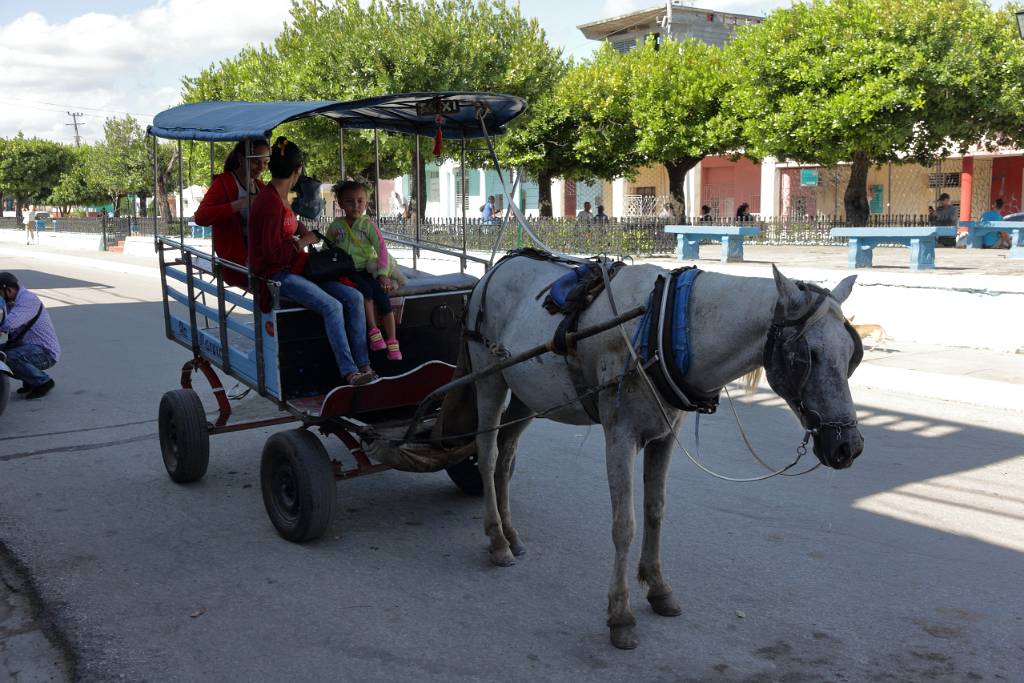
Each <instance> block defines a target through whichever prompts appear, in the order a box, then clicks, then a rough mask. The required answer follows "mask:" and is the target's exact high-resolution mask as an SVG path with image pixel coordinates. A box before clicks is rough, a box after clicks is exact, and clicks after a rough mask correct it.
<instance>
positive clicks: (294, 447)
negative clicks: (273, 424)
mask: <svg viewBox="0 0 1024 683" xmlns="http://www.w3.org/2000/svg"><path fill="white" fill-rule="evenodd" d="M260 485H261V487H262V489H263V505H264V506H265V507H266V508H267V515H268V516H269V517H270V521H271V522H272V523H273V525H274V528H276V529H277V533H279V534H280V535H281V536H282V537H283V538H285V539H287V540H289V541H294V542H296V543H301V542H303V541H311V540H313V539H314V538H319V537H320V536H322V535H323V533H324V531H325V530H326V529H327V526H328V525H329V524H330V522H331V517H333V516H334V506H335V498H336V491H335V487H334V468H333V467H332V466H331V459H330V458H329V457H328V455H327V449H325V448H324V445H323V443H322V442H321V441H320V439H318V438H317V437H316V436H315V435H313V434H311V433H309V432H308V431H306V430H305V429H292V430H289V431H286V432H278V433H276V434H273V435H271V437H270V438H269V439H267V443H266V445H265V446H264V447H263V458H262V460H261V461H260Z"/></svg>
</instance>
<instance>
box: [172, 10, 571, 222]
mask: <svg viewBox="0 0 1024 683" xmlns="http://www.w3.org/2000/svg"><path fill="white" fill-rule="evenodd" d="M561 70H562V63H561V52H560V51H559V50H556V49H554V48H552V47H551V46H549V45H548V44H547V41H546V39H545V36H544V31H543V30H542V29H541V28H540V25H539V24H538V22H537V21H536V20H535V19H527V18H525V17H523V15H522V14H521V12H520V11H519V8H518V6H517V5H512V6H510V5H509V4H508V3H507V2H506V1H505V0H496V1H486V0H423V1H422V2H420V1H418V0H387V1H384V0H373V1H372V2H370V3H369V4H368V5H367V6H366V7H361V6H360V3H359V2H358V1H357V0H339V1H338V2H326V1H323V0H303V1H300V2H296V3H295V4H294V5H293V8H292V12H291V21H290V22H289V24H288V25H286V26H285V27H284V28H283V30H282V32H281V34H280V35H279V36H278V37H277V38H276V39H275V41H274V44H273V46H261V47H260V48H249V49H246V50H243V51H242V52H241V53H239V54H238V55H237V56H236V57H234V58H232V59H229V60H226V61H224V62H221V63H220V64H217V65H214V66H211V67H210V68H208V69H205V70H204V71H202V72H201V73H200V74H199V75H198V76H196V77H195V78H185V79H183V82H182V83H183V93H182V96H183V98H184V99H185V101H187V102H195V101H201V100H206V99H244V100H276V99H285V100H317V99H325V100H336V99H340V100H349V99H360V98H365V97H372V96H375V95H383V94H390V93H400V92H422V91H445V90H471V91H488V92H503V93H509V94H512V95H519V96H521V97H524V98H525V99H526V100H527V102H531V101H536V100H538V99H539V98H540V97H541V96H542V95H543V94H544V93H546V92H548V91H550V89H551V87H552V85H553V83H554V82H555V80H556V79H557V77H558V75H559V74H560V72H561ZM282 129H283V130H282V131H281V132H283V133H284V134H286V135H288V137H289V138H292V139H294V140H295V141H296V142H297V143H298V144H299V145H300V146H301V147H302V148H303V149H304V150H306V152H307V157H308V163H307V167H308V168H309V170H310V172H312V173H316V174H318V175H320V176H321V177H323V178H333V177H336V176H337V168H338V157H337V144H338V133H337V128H336V126H334V125H333V124H331V123H330V122H326V121H322V120H306V121H301V122H297V123H294V124H287V125H285V126H282ZM276 132H277V131H275V133H276ZM372 140H373V136H372V133H368V132H356V131H348V132H346V134H345V156H346V166H347V169H346V170H347V171H348V172H349V173H351V174H361V175H365V176H368V177H369V176H372V174H373V169H372V160H373V143H372ZM381 143H382V146H381V162H382V163H381V174H382V176H385V177H387V176H390V175H397V174H399V173H401V172H404V171H408V170H409V169H410V167H411V163H410V159H411V158H412V156H413V152H412V144H413V143H412V141H411V140H410V139H409V138H408V137H406V136H387V135H385V136H382V140H381ZM424 151H425V152H426V151H428V150H426V149H425V150H424ZM445 154H447V155H451V156H453V157H455V158H457V157H458V155H459V146H458V145H452V144H448V145H446V147H445ZM422 156H423V157H426V154H425V153H424V154H423V155H422ZM480 158H481V157H480V156H475V157H474V159H475V160H479V159H480ZM420 177H421V178H422V179H424V182H425V174H423V173H421V174H420ZM422 190H423V188H420V191H421V192H422ZM417 204H418V205H419V206H420V208H421V210H422V207H423V206H424V203H423V202H417Z"/></svg>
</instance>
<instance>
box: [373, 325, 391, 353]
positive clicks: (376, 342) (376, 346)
mask: <svg viewBox="0 0 1024 683" xmlns="http://www.w3.org/2000/svg"><path fill="white" fill-rule="evenodd" d="M387 347H388V345H387V344H385V343H384V335H382V334H381V333H380V328H379V327H372V328H370V350H371V351H383V350H384V349H386V348H387Z"/></svg>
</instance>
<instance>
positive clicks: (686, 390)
mask: <svg viewBox="0 0 1024 683" xmlns="http://www.w3.org/2000/svg"><path fill="white" fill-rule="evenodd" d="M702 272H703V271H701V270H700V269H699V268H697V267H696V266H686V267H685V268H677V269H676V270H673V271H672V272H671V273H669V274H668V275H659V276H658V279H657V280H655V282H654V289H653V290H652V291H651V296H650V300H649V302H648V304H647V313H646V314H645V315H644V317H643V319H642V321H641V322H640V330H639V331H638V333H639V335H640V339H641V342H640V351H641V353H642V354H643V356H644V359H645V361H646V364H645V368H646V369H647V374H648V375H649V376H650V378H651V381H652V382H653V383H654V386H655V387H656V388H657V389H658V393H659V394H661V396H662V398H664V399H665V401H666V402H667V403H668V404H669V405H671V406H672V407H673V408H675V409H677V410H684V411H696V412H698V413H705V414H709V413H713V412H715V410H717V409H718V397H719V394H720V393H721V391H722V390H721V389H718V390H717V391H712V392H704V391H700V390H698V389H695V388H694V387H693V386H692V385H691V384H690V383H688V382H687V381H686V371H687V370H688V369H689V366H690V355H691V354H690V340H689V311H690V305H689V303H690V301H689V300H690V293H691V291H692V289H693V283H694V282H695V281H696V280H697V278H698V277H699V276H700V274H701V273H702Z"/></svg>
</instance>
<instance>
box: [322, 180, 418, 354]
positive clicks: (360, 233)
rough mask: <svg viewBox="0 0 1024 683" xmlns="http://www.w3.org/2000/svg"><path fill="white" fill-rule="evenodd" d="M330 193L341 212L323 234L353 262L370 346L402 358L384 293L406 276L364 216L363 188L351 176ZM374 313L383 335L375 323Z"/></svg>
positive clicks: (399, 284)
mask: <svg viewBox="0 0 1024 683" xmlns="http://www.w3.org/2000/svg"><path fill="white" fill-rule="evenodd" d="M334 196H335V197H337V198H338V204H339V205H340V206H341V208H342V210H343V211H344V212H345V215H344V217H342V218H338V219H336V220H335V221H334V222H333V223H331V224H330V226H328V228H327V234H326V235H325V238H326V239H327V241H329V242H331V243H332V244H334V245H335V246H337V247H338V248H339V249H342V250H344V251H347V252H348V253H349V254H350V255H351V256H352V261H353V262H354V263H355V266H356V271H357V273H356V275H355V276H354V277H353V278H352V280H353V282H355V284H356V287H357V288H358V289H359V291H360V292H362V294H363V303H364V304H365V306H366V327H367V334H368V335H369V338H370V348H371V349H373V350H374V351H382V350H384V349H387V350H388V360H402V352H401V350H399V348H398V339H396V338H395V314H394V312H393V311H392V310H391V298H390V296H389V294H388V293H389V292H391V291H392V290H394V289H397V288H399V287H401V286H402V285H404V284H405V282H406V278H405V276H404V275H402V272H401V271H400V270H399V269H398V264H396V263H395V259H394V257H392V256H391V254H389V253H388V248H387V246H386V245H385V244H384V237H383V236H382V235H381V234H380V230H378V229H377V226H376V225H374V224H373V223H372V222H371V221H370V219H369V218H367V217H366V206H367V204H368V202H369V198H368V196H367V193H366V188H365V187H363V186H362V185H361V184H359V183H357V182H355V181H354V180H346V181H342V182H340V183H338V184H337V185H335V186H334ZM378 313H379V315H380V324H381V326H383V327H384V334H386V335H387V338H386V339H385V338H384V336H383V335H381V331H380V328H379V327H377V318H378Z"/></svg>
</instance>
